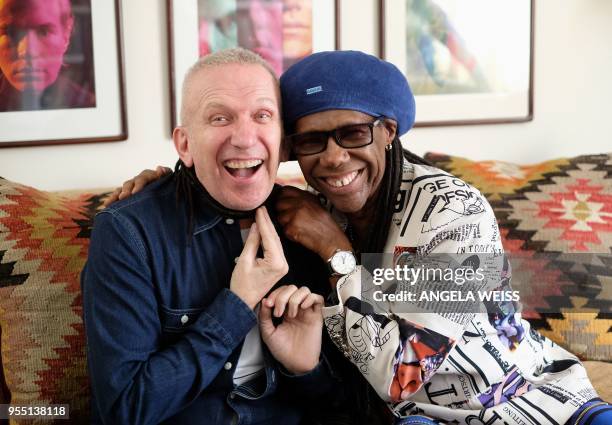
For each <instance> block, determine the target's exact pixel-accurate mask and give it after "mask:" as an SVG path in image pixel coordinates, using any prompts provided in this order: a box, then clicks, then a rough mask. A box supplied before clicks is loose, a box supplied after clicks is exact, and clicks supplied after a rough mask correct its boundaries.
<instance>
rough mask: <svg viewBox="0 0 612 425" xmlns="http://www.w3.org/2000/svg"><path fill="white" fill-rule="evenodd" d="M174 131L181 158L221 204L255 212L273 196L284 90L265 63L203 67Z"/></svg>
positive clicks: (190, 84) (187, 95) (198, 73)
mask: <svg viewBox="0 0 612 425" xmlns="http://www.w3.org/2000/svg"><path fill="white" fill-rule="evenodd" d="M185 93H186V96H185V98H184V99H183V102H184V104H183V106H184V108H185V112H186V113H185V114H184V116H185V117H186V120H185V122H184V123H183V126H182V127H177V128H176V129H175V130H174V135H173V137H174V142H175V146H176V148H177V151H178V152H179V156H180V157H181V159H182V160H183V162H184V163H185V165H187V166H188V167H190V166H192V165H193V166H195V172H196V175H197V177H198V179H199V180H200V182H201V183H202V185H204V187H205V188H206V190H207V191H208V192H209V193H210V195H211V196H212V197H213V198H214V199H215V200H216V201H217V202H219V203H220V204H222V205H223V206H225V207H227V208H231V209H235V210H242V211H246V210H251V209H254V208H256V207H258V206H259V205H261V204H262V203H263V202H264V201H265V200H266V198H267V197H268V196H269V195H270V192H271V191H272V187H273V185H274V180H275V178H276V172H277V169H278V163H279V150H280V141H281V123H280V111H279V92H278V88H277V86H276V84H275V81H274V80H273V78H272V76H271V75H270V73H269V71H268V70H266V69H265V68H264V67H263V66H261V65H254V64H248V65H247V64H229V65H218V66H214V67H209V68H205V69H201V70H199V71H197V72H196V73H195V74H194V75H193V76H191V79H190V81H189V89H188V90H186V91H185Z"/></svg>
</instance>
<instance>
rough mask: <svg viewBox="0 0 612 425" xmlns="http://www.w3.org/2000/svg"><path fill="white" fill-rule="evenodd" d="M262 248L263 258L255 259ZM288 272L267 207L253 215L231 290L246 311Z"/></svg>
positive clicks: (231, 283)
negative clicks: (253, 219)
mask: <svg viewBox="0 0 612 425" xmlns="http://www.w3.org/2000/svg"><path fill="white" fill-rule="evenodd" d="M260 245H261V246H262V248H263V258H257V250H258V248H259V246H260ZM288 271H289V266H288V265H287V260H286V259H285V254H284V252H283V246H282V244H281V241H280V238H279V237H278V234H277V233H276V229H274V225H273V224H272V220H271V219H270V216H269V215H268V211H267V210H266V207H259V208H257V211H256V212H255V223H253V225H252V226H251V230H250V232H249V236H248V237H247V240H246V242H245V243H244V248H243V249H242V253H241V254H240V257H238V262H237V264H236V267H235V268H234V272H233V273H232V279H231V281H230V290H231V291H232V292H234V293H235V294H236V295H238V296H239V297H240V299H242V301H244V302H245V303H246V304H247V305H248V306H249V307H251V308H255V306H256V305H257V303H259V301H261V299H262V298H263V297H264V296H265V295H266V294H267V293H268V291H269V290H270V289H272V287H273V286H274V285H275V284H276V282H278V281H279V280H280V279H281V278H282V277H283V276H284V275H286V274H287V272H288Z"/></svg>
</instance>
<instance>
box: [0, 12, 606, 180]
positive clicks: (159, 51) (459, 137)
mask: <svg viewBox="0 0 612 425" xmlns="http://www.w3.org/2000/svg"><path fill="white" fill-rule="evenodd" d="M330 1H331V0H330ZM377 5H378V0H342V10H343V16H342V22H341V28H342V34H341V47H342V48H344V49H360V50H364V51H367V52H370V53H376V52H377V46H378V15H377V13H378V12H377ZM165 13H166V7H165V0H123V26H124V27H123V28H124V36H123V40H124V53H125V74H126V87H127V102H128V108H127V109H128V111H127V112H128V120H129V134H130V137H129V139H128V140H127V141H124V142H113V143H96V144H82V145H65V146H48V147H24V148H3V149H0V176H2V177H5V178H9V179H11V180H14V181H18V182H21V183H25V184H28V185H32V186H35V187H37V188H40V189H48V190H59V189H71V188H93V187H106V186H116V185H117V184H119V183H120V182H122V181H123V180H125V179H126V178H128V177H131V176H133V175H134V174H135V173H137V172H138V171H139V170H141V169H143V168H151V167H153V166H154V165H156V164H164V165H173V164H174V162H175V160H176V154H175V152H174V147H173V145H172V142H171V140H170V137H169V134H170V128H169V125H170V124H169V94H168V64H167V60H168V59H167V53H166V52H167V37H166V15H165ZM535 29H536V32H535V36H536V44H535V81H534V92H535V99H534V103H535V110H534V115H535V118H534V120H533V121H531V122H529V123H522V124H509V125H487V126H482V125H478V126H463V127H457V126H454V127H436V128H417V129H414V130H411V131H410V132H409V133H408V134H407V136H406V138H405V140H404V142H405V144H406V146H407V147H409V148H410V149H412V150H413V151H414V152H416V153H421V154H422V153H424V152H426V151H430V150H433V151H438V152H447V153H452V154H457V155H463V156H468V157H472V158H475V159H504V160H507V161H515V162H523V163H528V162H536V161H539V160H544V159H550V158H555V157H559V156H568V155H576V154H580V153H599V152H610V151H612V114H611V113H610V112H611V111H612V107H610V105H609V104H608V103H607V102H610V101H612V78H611V77H610V75H612V46H611V44H612V1H610V0H536V25H535ZM0 131H1V129H0Z"/></svg>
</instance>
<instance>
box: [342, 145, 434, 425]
mask: <svg viewBox="0 0 612 425" xmlns="http://www.w3.org/2000/svg"><path fill="white" fill-rule="evenodd" d="M385 155H386V158H385V164H386V166H385V173H384V175H383V179H382V181H381V184H380V190H379V192H378V199H377V201H376V208H375V209H374V211H375V212H374V217H373V219H372V223H373V225H372V226H370V229H371V230H370V232H369V235H368V236H367V238H365V241H366V242H365V244H364V245H362V246H360V247H358V250H359V251H360V252H383V250H384V247H385V244H386V242H387V237H388V235H389V229H390V228H391V219H392V217H393V214H394V212H395V202H396V200H397V198H398V195H399V191H400V186H401V183H402V173H403V161H404V159H405V160H406V161H408V162H410V163H412V164H422V165H431V164H430V163H429V162H427V161H426V160H425V159H423V158H421V157H420V156H418V155H416V154H414V153H412V152H410V151H408V150H406V149H404V148H403V147H402V143H401V141H400V139H399V137H397V136H396V137H395V138H394V139H393V141H392V143H391V149H390V150H388V151H386V152H385ZM339 364H341V365H343V366H344V367H343V369H344V375H345V377H346V379H347V381H348V382H347V383H348V386H349V387H350V388H354V389H355V391H353V392H352V395H351V396H349V398H350V402H351V404H353V405H354V406H355V407H356V408H355V409H352V411H351V414H350V416H351V418H350V422H351V423H352V424H362V425H374V424H375V423H380V424H383V423H390V422H391V420H392V419H391V418H390V413H389V409H387V407H386V406H385V405H384V403H383V402H382V400H381V399H380V398H379V397H378V396H377V395H376V394H375V393H374V389H373V388H372V387H371V386H370V384H369V383H368V382H367V380H366V379H365V377H364V376H363V375H362V374H361V372H359V371H358V370H357V369H356V368H355V367H348V366H346V362H342V363H339ZM350 366H352V365H350Z"/></svg>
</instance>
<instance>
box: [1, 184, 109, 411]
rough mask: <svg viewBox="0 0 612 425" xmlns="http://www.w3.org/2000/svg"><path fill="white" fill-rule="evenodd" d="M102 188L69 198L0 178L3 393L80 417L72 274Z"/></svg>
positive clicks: (82, 384) (78, 333)
mask: <svg viewBox="0 0 612 425" xmlns="http://www.w3.org/2000/svg"><path fill="white" fill-rule="evenodd" d="M104 196H105V193H79V194H73V195H69V196H65V195H62V194H57V193H51V192H43V191H39V190H36V189H33V188H31V187H27V186H24V185H20V184H16V183H13V182H10V181H8V180H5V179H0V328H1V329H2V332H1V334H0V349H1V358H2V367H3V372H4V380H5V385H4V388H5V391H2V392H3V393H6V394H4V396H3V397H4V398H5V399H6V398H8V397H10V400H11V402H12V403H13V404H39V405H47V404H65V403H69V404H70V409H71V411H70V418H71V420H72V421H74V422H75V423H80V422H87V420H88V412H89V407H88V404H89V383H88V379H87V366H86V350H85V333H84V327H83V321H82V303H81V290H80V281H79V274H80V272H81V269H82V268H83V265H84V263H85V260H86V258H87V248H88V244H89V235H90V230H91V222H92V217H93V215H94V213H95V211H96V210H97V209H98V208H99V207H100V205H101V202H102V200H103V198H104Z"/></svg>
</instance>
